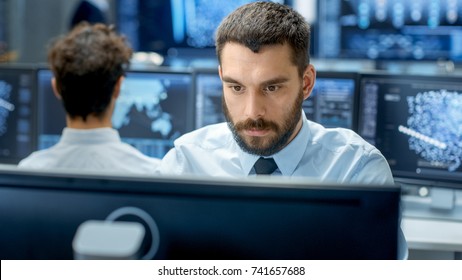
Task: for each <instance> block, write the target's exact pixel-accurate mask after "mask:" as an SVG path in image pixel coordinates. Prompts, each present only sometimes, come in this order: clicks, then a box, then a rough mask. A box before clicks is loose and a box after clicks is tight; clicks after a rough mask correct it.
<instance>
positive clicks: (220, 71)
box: [218, 65, 223, 79]
mask: <svg viewBox="0 0 462 280" xmlns="http://www.w3.org/2000/svg"><path fill="white" fill-rule="evenodd" d="M218 75H219V76H220V79H221V78H222V77H223V72H222V70H221V66H220V65H218Z"/></svg>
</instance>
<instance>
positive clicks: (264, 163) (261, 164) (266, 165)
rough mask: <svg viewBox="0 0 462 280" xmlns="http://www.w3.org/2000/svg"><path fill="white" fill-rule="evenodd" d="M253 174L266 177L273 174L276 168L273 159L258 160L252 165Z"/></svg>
mask: <svg viewBox="0 0 462 280" xmlns="http://www.w3.org/2000/svg"><path fill="white" fill-rule="evenodd" d="M254 168H255V173H257V175H268V174H271V173H273V172H274V170H276V169H277V168H278V166H277V164H276V162H274V159H273V158H263V157H261V158H259V159H258V160H257V162H255V165H254Z"/></svg>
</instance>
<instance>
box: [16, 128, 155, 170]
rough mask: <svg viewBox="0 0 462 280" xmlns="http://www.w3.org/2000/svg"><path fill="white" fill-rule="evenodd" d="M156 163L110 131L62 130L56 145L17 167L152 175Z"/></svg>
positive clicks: (27, 159)
mask: <svg viewBox="0 0 462 280" xmlns="http://www.w3.org/2000/svg"><path fill="white" fill-rule="evenodd" d="M159 163H160V159H156V158H151V157H148V156H146V155H144V154H142V153H141V152H140V151H138V150H137V149H135V148H134V147H132V146H130V145H129V144H126V143H123V142H122V141H121V139H120V136H119V132H118V131H117V130H115V129H113V128H96V129H72V128H64V130H63V133H62V136H61V139H60V140H59V142H58V143H57V144H56V145H54V146H52V147H50V148H49V149H45V150H41V151H36V152H34V153H32V154H31V155H30V156H28V157H27V158H25V159H23V160H22V161H21V162H19V164H18V167H20V168H34V169H78V170H88V171H105V172H127V173H138V174H153V172H154V171H155V170H156V168H157V167H158V165H159Z"/></svg>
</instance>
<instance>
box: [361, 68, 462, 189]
mask: <svg viewBox="0 0 462 280" xmlns="http://www.w3.org/2000/svg"><path fill="white" fill-rule="evenodd" d="M366 83H371V84H373V85H374V84H376V85H377V100H378V101H377V104H376V107H377V110H378V111H377V110H373V112H376V114H377V115H376V116H375V117H372V116H368V117H366V116H365V114H366V113H365V110H366V109H365V105H364V104H365V103H364V102H365V99H366V98H367V97H366V94H365V90H366V89H365V84H366ZM390 84H393V92H384V91H385V90H386V89H387V88H386V87H385V86H387V85H390ZM397 85H399V86H397ZM359 86H360V93H359V95H360V101H359V103H360V104H359V116H358V133H359V134H360V135H361V136H362V137H363V138H365V139H366V140H367V141H369V142H371V143H372V144H373V145H375V146H376V147H377V148H378V149H379V150H381V152H382V153H383V154H384V156H385V158H387V160H388V161H389V164H390V167H391V170H392V173H393V175H394V177H395V179H396V180H397V181H400V182H406V183H410V182H414V183H415V184H423V185H425V186H439V187H441V186H445V187H450V188H462V184H461V179H462V167H460V166H459V167H458V168H457V170H456V171H457V172H456V173H457V174H456V173H454V174H451V172H450V171H448V170H446V171H445V170H439V169H437V168H434V167H431V166H425V162H424V161H426V160H425V158H422V157H421V156H418V155H417V154H416V152H414V151H412V150H411V149H410V148H409V144H408V140H407V138H405V137H400V136H398V132H396V131H397V129H398V128H399V127H397V126H398V125H401V126H402V127H405V128H406V127H407V126H408V125H407V119H406V118H407V117H408V116H409V113H408V112H406V111H405V110H406V109H407V110H409V108H408V107H406V108H404V109H403V108H401V110H399V114H398V112H396V110H397V108H398V106H400V104H401V103H406V96H415V95H417V94H418V93H419V92H420V91H422V92H427V91H437V90H447V91H458V90H459V92H460V91H462V77H460V76H455V75H453V76H451V75H432V76H430V75H412V74H393V73H386V72H380V71H375V72H371V73H362V74H361V77H360V83H359ZM385 95H387V96H385ZM385 98H387V99H388V101H385ZM395 99H396V100H395ZM386 102H396V103H397V105H396V107H395V109H394V110H395V111H394V112H391V111H392V109H391V108H392V107H388V106H385V105H386ZM402 107H404V105H402ZM367 110H369V108H368V109H367ZM385 110H389V112H388V114H386V113H385ZM442 113H445V112H442ZM385 117H387V118H388V120H385V119H384V118H385ZM390 118H391V119H390ZM379 119H381V120H382V122H378V120H379ZM397 119H401V122H400V123H399V124H398V123H397ZM422 123H423V124H425V122H422ZM401 130H402V129H401ZM392 131H395V132H392ZM400 133H401V134H403V135H404V134H406V133H407V134H406V135H408V134H409V133H412V131H411V130H409V132H405V131H403V132H400ZM377 134H381V135H377ZM409 135H410V134H409ZM398 138H400V139H401V140H398ZM390 139H394V140H393V141H392V142H390ZM390 145H393V147H391V146H390ZM403 147H406V148H405V149H404V150H403ZM395 150H400V151H399V152H393V151H395ZM419 161H421V163H420V164H419V163H418V162H419ZM430 163H431V162H428V164H430ZM435 164H436V162H435ZM409 166H411V167H409ZM412 168H415V171H413V170H411V169H412ZM427 169H428V170H427ZM419 170H420V171H419ZM419 172H420V173H419ZM457 175H458V176H457ZM424 182H425V183H424Z"/></svg>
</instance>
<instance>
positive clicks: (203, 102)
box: [194, 68, 226, 128]
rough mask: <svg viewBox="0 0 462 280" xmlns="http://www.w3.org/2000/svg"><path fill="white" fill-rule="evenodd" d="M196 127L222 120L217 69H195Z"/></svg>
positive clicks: (221, 88)
mask: <svg viewBox="0 0 462 280" xmlns="http://www.w3.org/2000/svg"><path fill="white" fill-rule="evenodd" d="M194 88H195V91H196V128H201V127H203V126H206V125H209V124H216V123H220V122H224V121H226V120H225V116H224V115H223V110H222V101H221V100H222V96H223V84H222V83H221V79H220V76H219V75H218V69H217V68H214V69H195V72H194Z"/></svg>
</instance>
